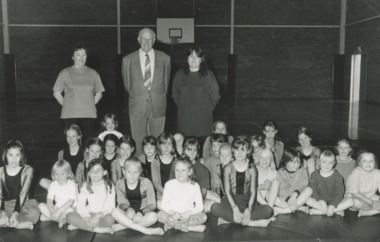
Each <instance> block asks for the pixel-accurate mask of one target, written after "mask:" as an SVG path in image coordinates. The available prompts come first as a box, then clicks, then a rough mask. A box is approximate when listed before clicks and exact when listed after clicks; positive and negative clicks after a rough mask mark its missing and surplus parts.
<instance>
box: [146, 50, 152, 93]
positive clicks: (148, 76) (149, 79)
mask: <svg viewBox="0 0 380 242" xmlns="http://www.w3.org/2000/svg"><path fill="white" fill-rule="evenodd" d="M145 56H146V60H145V72H144V87H146V88H148V90H150V86H151V85H152V74H151V69H150V58H149V55H148V54H146V55H145Z"/></svg>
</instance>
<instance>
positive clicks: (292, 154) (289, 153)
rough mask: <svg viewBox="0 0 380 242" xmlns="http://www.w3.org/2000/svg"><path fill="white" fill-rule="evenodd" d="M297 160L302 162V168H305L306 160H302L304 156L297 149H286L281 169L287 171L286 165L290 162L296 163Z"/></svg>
mask: <svg viewBox="0 0 380 242" xmlns="http://www.w3.org/2000/svg"><path fill="white" fill-rule="evenodd" d="M296 158H298V159H299V160H300V167H301V166H303V162H304V160H303V159H302V156H301V154H300V152H299V151H298V150H297V149H294V148H290V149H284V154H283V155H282V158H281V162H280V166H279V169H281V168H284V169H285V167H286V165H287V164H288V163H289V162H292V161H294V159H296Z"/></svg>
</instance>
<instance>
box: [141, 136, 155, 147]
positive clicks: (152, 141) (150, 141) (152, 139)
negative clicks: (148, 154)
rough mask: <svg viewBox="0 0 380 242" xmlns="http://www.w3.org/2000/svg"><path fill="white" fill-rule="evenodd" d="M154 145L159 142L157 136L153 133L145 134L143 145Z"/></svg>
mask: <svg viewBox="0 0 380 242" xmlns="http://www.w3.org/2000/svg"><path fill="white" fill-rule="evenodd" d="M148 144H149V145H153V146H156V144H157V139H156V137H154V136H153V135H148V136H145V137H144V138H143V140H142V147H143V148H144V147H145V145H148Z"/></svg>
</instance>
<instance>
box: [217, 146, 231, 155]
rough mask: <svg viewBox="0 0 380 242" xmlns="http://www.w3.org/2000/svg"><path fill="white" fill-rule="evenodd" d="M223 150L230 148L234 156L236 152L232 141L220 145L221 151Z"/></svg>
mask: <svg viewBox="0 0 380 242" xmlns="http://www.w3.org/2000/svg"><path fill="white" fill-rule="evenodd" d="M222 150H229V151H230V153H231V155H232V156H233V155H234V153H233V152H232V146H231V144H230V143H223V144H221V145H220V148H219V151H222Z"/></svg>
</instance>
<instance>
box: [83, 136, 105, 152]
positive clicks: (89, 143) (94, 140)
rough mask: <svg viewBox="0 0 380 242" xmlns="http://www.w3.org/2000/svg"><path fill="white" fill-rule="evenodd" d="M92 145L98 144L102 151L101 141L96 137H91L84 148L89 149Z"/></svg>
mask: <svg viewBox="0 0 380 242" xmlns="http://www.w3.org/2000/svg"><path fill="white" fill-rule="evenodd" d="M92 145H98V146H100V147H101V150H102V151H103V147H104V146H103V141H102V140H101V139H99V138H96V137H91V138H89V139H88V140H87V142H86V149H89V148H90V146H92Z"/></svg>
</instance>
